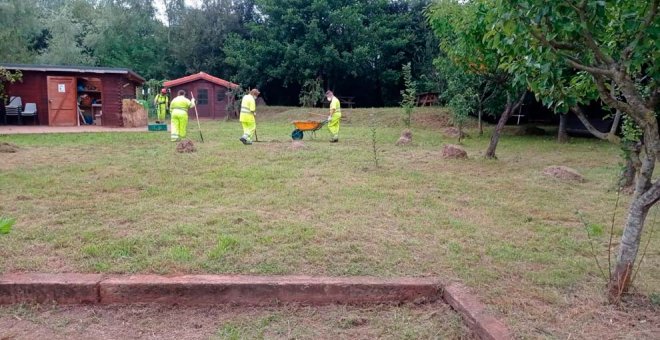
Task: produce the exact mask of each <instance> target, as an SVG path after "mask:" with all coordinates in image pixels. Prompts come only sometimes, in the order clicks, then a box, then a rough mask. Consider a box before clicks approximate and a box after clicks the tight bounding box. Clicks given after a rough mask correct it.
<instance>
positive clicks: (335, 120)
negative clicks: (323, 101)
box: [325, 90, 341, 143]
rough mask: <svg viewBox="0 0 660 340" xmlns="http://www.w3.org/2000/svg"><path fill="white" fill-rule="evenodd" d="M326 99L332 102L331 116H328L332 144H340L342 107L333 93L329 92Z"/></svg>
mask: <svg viewBox="0 0 660 340" xmlns="http://www.w3.org/2000/svg"><path fill="white" fill-rule="evenodd" d="M325 97H326V98H327V99H328V101H329V102H330V115H329V116H328V130H330V133H331V134H332V137H331V138H330V143H337V142H339V122H340V121H341V105H340V103H339V99H337V97H335V95H334V93H332V91H330V90H328V92H326V93H325Z"/></svg>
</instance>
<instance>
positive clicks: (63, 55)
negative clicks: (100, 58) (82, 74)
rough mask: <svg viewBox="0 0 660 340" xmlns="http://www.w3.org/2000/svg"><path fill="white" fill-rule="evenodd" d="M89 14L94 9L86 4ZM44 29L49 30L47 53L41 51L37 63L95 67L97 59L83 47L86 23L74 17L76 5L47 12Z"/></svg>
mask: <svg viewBox="0 0 660 340" xmlns="http://www.w3.org/2000/svg"><path fill="white" fill-rule="evenodd" d="M78 3H79V4H82V5H87V9H86V10H87V13H88V14H91V13H92V12H93V10H94V9H93V7H92V6H91V5H89V4H88V3H86V2H84V1H83V2H82V3H81V2H80V1H78ZM42 21H43V27H44V28H45V29H46V30H47V32H48V33H47V38H46V44H47V46H48V47H47V48H46V50H45V51H41V53H40V55H39V56H38V57H37V61H38V62H40V63H43V64H55V65H66V64H68V65H94V64H95V59H94V58H93V57H91V56H90V55H89V54H88V49H87V48H86V46H84V45H83V40H84V37H85V32H84V28H85V26H84V23H83V22H80V21H79V20H78V19H77V18H75V17H74V4H73V3H69V4H65V5H64V6H61V7H59V8H56V9H52V10H46V11H45V13H44V14H43V15H42Z"/></svg>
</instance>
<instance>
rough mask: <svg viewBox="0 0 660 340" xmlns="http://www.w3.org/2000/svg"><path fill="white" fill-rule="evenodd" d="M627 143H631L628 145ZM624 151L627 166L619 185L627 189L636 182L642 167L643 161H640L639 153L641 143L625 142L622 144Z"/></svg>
mask: <svg viewBox="0 0 660 340" xmlns="http://www.w3.org/2000/svg"><path fill="white" fill-rule="evenodd" d="M627 144H630V145H628V146H626V145H627ZM622 148H623V151H624V154H625V156H624V158H625V160H626V165H625V168H624V169H623V172H622V173H621V179H620V181H619V186H620V187H621V189H624V190H627V189H628V188H632V187H633V185H634V184H635V178H636V177H637V172H638V171H639V170H640V169H641V167H642V162H641V161H640V158H639V155H640V152H641V144H640V143H634V144H633V143H625V144H624V146H622Z"/></svg>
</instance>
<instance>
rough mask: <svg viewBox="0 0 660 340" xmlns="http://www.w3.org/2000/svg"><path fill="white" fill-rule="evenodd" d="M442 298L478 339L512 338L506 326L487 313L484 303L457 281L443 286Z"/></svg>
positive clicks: (497, 339) (498, 339) (501, 339)
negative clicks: (459, 315)
mask: <svg viewBox="0 0 660 340" xmlns="http://www.w3.org/2000/svg"><path fill="white" fill-rule="evenodd" d="M442 298H443V299H444V300H445V302H446V303H447V304H449V305H450V306H451V307H452V308H453V309H454V310H456V311H457V312H458V313H459V314H461V316H462V317H463V320H465V323H467V325H468V327H469V328H470V329H471V330H472V331H473V332H475V333H476V335H477V336H478V337H479V338H480V339H487V340H504V339H513V336H512V335H511V332H510V331H509V329H508V328H507V326H506V325H505V324H504V323H503V322H502V321H500V320H498V319H496V318H495V317H494V316H492V315H491V314H489V313H488V311H487V310H486V305H484V304H483V303H481V302H480V301H479V300H478V299H477V297H476V296H474V295H472V294H470V292H469V291H468V289H467V287H465V286H463V285H462V284H459V283H452V284H449V285H447V286H445V288H444V291H443V293H442Z"/></svg>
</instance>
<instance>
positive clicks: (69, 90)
mask: <svg viewBox="0 0 660 340" xmlns="http://www.w3.org/2000/svg"><path fill="white" fill-rule="evenodd" d="M0 67H4V68H5V69H7V70H12V71H21V72H22V73H23V80H22V81H20V82H17V83H14V84H9V85H8V87H7V94H8V95H9V96H17V97H21V100H22V103H23V105H25V104H26V103H36V105H37V112H38V118H39V119H38V122H39V124H40V125H51V126H75V125H79V124H80V121H81V120H82V118H81V114H82V116H83V117H85V116H86V117H89V118H96V119H94V120H95V122H96V123H97V124H100V125H103V126H111V127H120V126H123V125H124V123H123V119H122V100H123V99H135V95H136V88H137V87H139V86H142V84H144V82H145V80H144V78H142V77H141V76H140V75H138V74H137V73H135V72H133V71H131V70H129V69H124V68H106V67H91V66H53V65H20V64H0ZM78 109H80V113H79V112H78Z"/></svg>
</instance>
